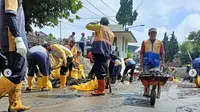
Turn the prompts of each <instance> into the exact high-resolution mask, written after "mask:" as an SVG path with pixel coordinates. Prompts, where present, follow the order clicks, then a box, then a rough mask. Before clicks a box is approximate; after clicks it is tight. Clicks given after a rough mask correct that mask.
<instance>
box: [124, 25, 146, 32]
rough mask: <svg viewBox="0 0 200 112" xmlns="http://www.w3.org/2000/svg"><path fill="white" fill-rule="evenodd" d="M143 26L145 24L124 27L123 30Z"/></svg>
mask: <svg viewBox="0 0 200 112" xmlns="http://www.w3.org/2000/svg"><path fill="white" fill-rule="evenodd" d="M143 26H145V25H135V26H130V27H127V28H125V31H129V29H130V28H134V27H143Z"/></svg>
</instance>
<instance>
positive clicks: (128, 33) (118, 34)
mask: <svg viewBox="0 0 200 112" xmlns="http://www.w3.org/2000/svg"><path fill="white" fill-rule="evenodd" d="M113 33H114V34H115V37H117V38H122V37H126V38H128V43H137V40H136V38H135V36H134V35H133V33H132V32H131V31H113Z"/></svg>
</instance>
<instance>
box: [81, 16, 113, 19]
mask: <svg viewBox="0 0 200 112" xmlns="http://www.w3.org/2000/svg"><path fill="white" fill-rule="evenodd" d="M107 17H109V18H113V17H115V16H107ZM80 19H101V17H94V18H80Z"/></svg>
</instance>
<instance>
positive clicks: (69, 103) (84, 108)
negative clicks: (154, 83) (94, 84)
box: [0, 81, 200, 112]
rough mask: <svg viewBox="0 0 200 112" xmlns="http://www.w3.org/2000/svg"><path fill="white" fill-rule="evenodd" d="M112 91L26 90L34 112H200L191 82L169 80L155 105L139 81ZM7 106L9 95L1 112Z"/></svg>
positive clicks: (199, 97)
mask: <svg viewBox="0 0 200 112" xmlns="http://www.w3.org/2000/svg"><path fill="white" fill-rule="evenodd" d="M112 89H113V93H108V90H106V92H107V95H105V96H100V97H92V96H91V95H90V92H80V91H73V90H70V89H69V88H66V89H64V90H61V89H54V90H53V91H51V92H39V91H35V92H31V93H23V102H24V104H29V105H31V106H32V109H31V112H45V111H48V112H134V111H135V112H136V111H137V112H140V111H141V112H144V111H148V112H200V89H198V88H195V85H194V84H190V83H187V82H185V83H174V82H168V83H167V84H166V85H165V86H164V87H163V88H162V93H161V98H160V99H157V101H156V105H155V106H154V107H151V106H150V102H149V99H148V98H145V97H143V96H142V94H143V85H142V84H141V82H140V81H135V82H133V83H131V84H129V82H125V83H124V84H122V83H120V82H118V83H117V84H115V85H112ZM7 107H8V99H7V97H5V98H3V99H1V100H0V112H1V111H6V110H7Z"/></svg>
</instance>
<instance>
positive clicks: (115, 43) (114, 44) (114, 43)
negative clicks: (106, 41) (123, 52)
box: [113, 37, 117, 46]
mask: <svg viewBox="0 0 200 112" xmlns="http://www.w3.org/2000/svg"><path fill="white" fill-rule="evenodd" d="M113 46H117V37H115V38H114V42H113Z"/></svg>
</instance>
